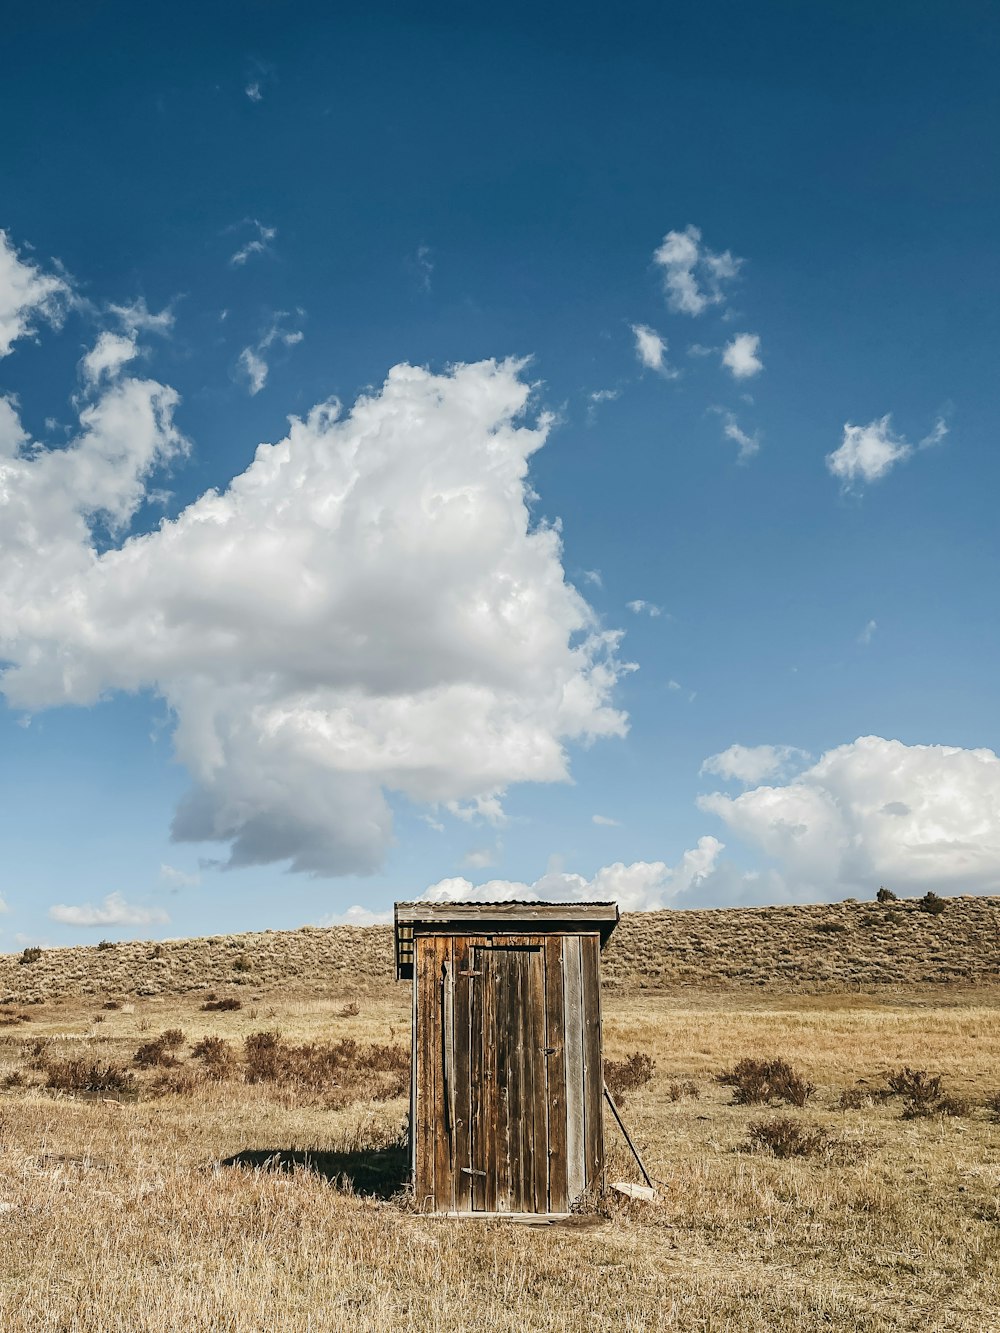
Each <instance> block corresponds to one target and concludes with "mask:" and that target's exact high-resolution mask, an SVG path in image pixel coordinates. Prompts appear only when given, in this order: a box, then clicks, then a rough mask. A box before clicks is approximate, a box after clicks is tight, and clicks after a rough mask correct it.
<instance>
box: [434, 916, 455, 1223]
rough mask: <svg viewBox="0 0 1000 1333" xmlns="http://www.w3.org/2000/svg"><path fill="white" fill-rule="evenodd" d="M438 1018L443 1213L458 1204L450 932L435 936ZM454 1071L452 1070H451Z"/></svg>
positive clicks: (439, 1201) (437, 1180) (437, 1126)
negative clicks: (448, 1081) (450, 1078)
mask: <svg viewBox="0 0 1000 1333" xmlns="http://www.w3.org/2000/svg"><path fill="white" fill-rule="evenodd" d="M434 946H435V947H434V977H435V987H434V989H435V995H434V1000H435V1015H434V1017H435V1022H436V1024H437V1034H436V1036H437V1040H436V1041H435V1043H434V1048H433V1049H434V1201H435V1206H436V1208H437V1211H438V1212H439V1213H450V1212H453V1211H454V1208H455V1191H454V1177H453V1175H452V1169H451V1168H452V1155H453V1149H452V1129H451V1107H450V1095H449V1089H448V1088H447V1087H446V1085H445V1061H446V1059H448V1058H449V1057H450V1051H449V1045H450V1042H451V1040H452V1037H453V1034H452V1033H449V1032H448V1031H447V1030H446V1027H445V1020H446V1019H451V1018H452V1017H453V1005H452V997H451V995H450V994H449V991H450V987H451V970H452V945H451V936H450V935H439V936H435V937H434ZM449 1072H450V1071H449Z"/></svg>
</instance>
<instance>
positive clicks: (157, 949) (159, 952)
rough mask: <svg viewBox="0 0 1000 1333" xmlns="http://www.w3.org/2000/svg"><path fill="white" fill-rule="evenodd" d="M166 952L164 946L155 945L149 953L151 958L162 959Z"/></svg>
mask: <svg viewBox="0 0 1000 1333" xmlns="http://www.w3.org/2000/svg"><path fill="white" fill-rule="evenodd" d="M164 952H165V950H164V948H163V945H162V944H154V945H153V947H152V948H151V949H150V951H149V956H150V958H162V957H163V955H164Z"/></svg>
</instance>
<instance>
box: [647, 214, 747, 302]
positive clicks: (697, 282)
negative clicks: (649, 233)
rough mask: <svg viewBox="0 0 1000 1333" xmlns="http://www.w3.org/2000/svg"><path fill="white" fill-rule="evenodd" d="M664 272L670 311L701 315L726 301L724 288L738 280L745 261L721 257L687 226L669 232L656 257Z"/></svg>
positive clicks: (724, 252)
mask: <svg viewBox="0 0 1000 1333" xmlns="http://www.w3.org/2000/svg"><path fill="white" fill-rule="evenodd" d="M653 260H654V262H655V263H656V264H658V265H659V266H660V268H661V269H662V270H663V286H664V288H665V290H666V293H667V304H668V305H669V307H670V309H671V310H676V311H677V312H678V313H680V314H683V315H701V314H703V313H704V312H705V311H706V310H707V309H708V307H709V306H712V305H718V304H719V303H720V302H721V301H722V300H723V299H724V295H723V285H724V284H725V283H727V282H729V281H730V280H731V279H732V278H735V277H736V275H737V273H738V272H739V270H740V265H741V264H742V263H743V261H742V259H737V258H736V257H735V256H734V255H732V254H730V252H729V251H728V250H723V251H722V252H721V254H717V253H716V252H715V251H713V250H710V249H709V248H708V246H707V245H703V244H702V239H701V232H700V230H699V229H698V228H697V227H692V226H688V227H685V228H684V230H683V231H668V232H667V234H666V236H664V238H663V241H662V243H661V244H660V246H659V247H658V249H657V250H656V252H655V253H654V255H653Z"/></svg>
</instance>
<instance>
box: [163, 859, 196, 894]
mask: <svg viewBox="0 0 1000 1333" xmlns="http://www.w3.org/2000/svg"><path fill="white" fill-rule="evenodd" d="M160 879H162V880H163V882H164V884H169V885H170V886H171V887H172V888H175V889H194V888H197V886H198V885H199V884H200V883H201V875H199V874H198V872H197V871H196V870H178V869H177V867H176V866H171V865H167V864H166V863H164V864H163V865H161V866H160Z"/></svg>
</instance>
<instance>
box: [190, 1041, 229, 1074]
mask: <svg viewBox="0 0 1000 1333" xmlns="http://www.w3.org/2000/svg"><path fill="white" fill-rule="evenodd" d="M191 1055H192V1056H193V1058H194V1059H195V1060H201V1061H202V1062H203V1066H204V1070H205V1073H206V1075H207V1076H208V1077H209V1078H211V1079H224V1078H232V1077H233V1075H234V1074H235V1073H236V1069H237V1066H238V1064H239V1061H238V1059H237V1055H236V1052H235V1051H234V1050H233V1048H232V1046H230V1044H229V1042H228V1041H226V1040H224V1038H222V1037H202V1039H201V1041H199V1042H195V1044H194V1046H192V1047H191Z"/></svg>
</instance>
